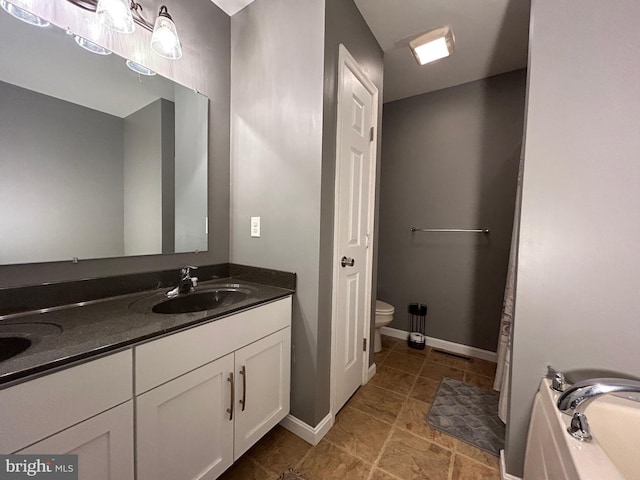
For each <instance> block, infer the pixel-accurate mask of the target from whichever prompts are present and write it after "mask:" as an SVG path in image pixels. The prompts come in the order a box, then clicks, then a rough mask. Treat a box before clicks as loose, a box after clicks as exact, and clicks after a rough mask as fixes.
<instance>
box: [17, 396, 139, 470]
mask: <svg viewBox="0 0 640 480" xmlns="http://www.w3.org/2000/svg"><path fill="white" fill-rule="evenodd" d="M17 453H19V454H23V455H34V454H40V455H44V454H58V455H64V454H73V455H78V478H79V479H80V480H133V402H132V401H131V400H129V401H128V402H127V403H124V404H122V405H119V406H117V407H114V408H112V409H111V410H107V411H106V412H103V413H101V414H99V415H97V416H95V417H93V418H90V419H89V420H85V421H84V422H82V423H79V424H77V425H75V426H73V427H70V428H67V429H66V430H63V431H61V432H59V433H57V434H55V435H53V436H51V437H49V438H47V439H45V440H42V441H41V442H38V443H36V444H34V445H31V446H30V447H28V448H25V449H23V450H21V451H19V452H17Z"/></svg>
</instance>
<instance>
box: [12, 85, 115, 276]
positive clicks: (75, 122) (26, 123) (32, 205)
mask: <svg viewBox="0 0 640 480" xmlns="http://www.w3.org/2000/svg"><path fill="white" fill-rule="evenodd" d="M0 105H1V107H0V239H2V240H1V241H0V263H6V262H20V261H23V262H33V261H38V260H39V259H50V258H56V259H60V260H63V259H68V260H69V261H70V260H71V259H72V258H73V257H74V256H77V257H89V258H91V257H95V256H102V255H105V254H106V255H122V254H123V253H124V245H123V203H122V182H123V178H122V168H123V165H122V157H123V141H122V135H123V121H122V119H120V118H118V117H114V116H112V115H108V114H105V113H102V112H98V111H96V110H91V109H89V108H85V107H81V106H78V105H74V104H72V103H69V102H65V101H63V100H59V99H57V98H54V97H49V96H47V95H42V94H40V93H36V92H32V91H30V90H25V89H23V88H21V87H17V86H15V85H11V84H8V83H4V82H0ZM70 189H72V190H73V193H72V194H70ZM113 191H116V192H117V191H119V192H120V194H119V195H116V197H117V198H118V199H119V201H116V202H114V201H113V196H114V195H113ZM25 192H30V194H28V195H27V194H25ZM78 195H83V196H84V197H85V198H86V201H84V202H78V201H77V200H76V199H77V198H78ZM17 204H19V205H20V208H19V209H16V205H17ZM24 212H27V214H25V213H24ZM60 225H68V226H69V228H60ZM80 238H82V239H83V240H82V241H79V239H80ZM25 251H27V252H30V253H29V255H25ZM32 253H33V254H32ZM34 255H35V258H34ZM3 268H5V267H0V271H2V270H1V269H3ZM0 277H1V275H0ZM5 280H6V279H0V282H2V281H5Z"/></svg>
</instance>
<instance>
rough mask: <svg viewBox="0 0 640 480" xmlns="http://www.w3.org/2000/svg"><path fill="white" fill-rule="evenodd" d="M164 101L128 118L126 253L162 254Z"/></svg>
mask: <svg viewBox="0 0 640 480" xmlns="http://www.w3.org/2000/svg"><path fill="white" fill-rule="evenodd" d="M161 108H162V103H161V100H156V101H155V102H153V103H150V104H149V105H147V106H146V107H144V108H141V109H140V110H138V111H137V112H135V113H132V114H131V115H129V116H128V117H126V118H125V119H124V253H125V255H140V254H145V253H162V112H161Z"/></svg>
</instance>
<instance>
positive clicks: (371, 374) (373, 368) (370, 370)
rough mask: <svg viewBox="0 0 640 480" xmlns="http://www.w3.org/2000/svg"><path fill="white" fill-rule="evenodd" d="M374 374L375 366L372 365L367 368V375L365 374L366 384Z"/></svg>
mask: <svg viewBox="0 0 640 480" xmlns="http://www.w3.org/2000/svg"><path fill="white" fill-rule="evenodd" d="M375 374H376V364H375V363H372V364H371V365H370V366H369V373H368V374H367V382H369V380H371V379H372V378H373V376H374V375H375Z"/></svg>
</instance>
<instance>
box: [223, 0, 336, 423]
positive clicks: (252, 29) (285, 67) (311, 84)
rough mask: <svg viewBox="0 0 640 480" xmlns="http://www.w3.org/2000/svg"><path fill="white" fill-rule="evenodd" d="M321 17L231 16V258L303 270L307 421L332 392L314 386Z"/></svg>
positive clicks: (298, 407)
mask: <svg viewBox="0 0 640 480" xmlns="http://www.w3.org/2000/svg"><path fill="white" fill-rule="evenodd" d="M323 18H324V2H322V1H320V2H319V1H316V0H256V1H255V2H254V3H252V4H251V5H249V6H248V7H246V8H244V9H243V10H241V11H240V12H238V13H237V14H235V15H234V16H233V17H232V19H231V49H232V62H231V78H232V82H231V84H232V87H231V131H232V143H231V169H232V173H231V182H232V186H231V199H232V204H231V254H230V258H231V261H232V262H234V263H240V264H248V265H255V266H259V267H266V268H276V269H280V270H288V271H292V272H296V273H297V274H298V283H297V293H296V295H295V297H294V303H293V326H292V344H293V351H292V353H293V359H292V362H293V363H292V373H291V376H292V378H291V381H292V397H291V413H292V414H293V415H295V416H296V417H298V418H299V419H301V420H303V421H304V422H306V423H308V424H310V425H315V424H316V423H317V421H319V420H320V419H321V418H322V416H324V415H322V412H318V411H317V410H316V403H317V401H318V400H317V398H318V397H320V396H321V397H325V396H326V395H328V391H320V385H316V379H318V378H319V377H322V378H324V377H325V376H326V374H325V372H319V369H320V368H321V367H320V365H318V288H319V284H318V282H319V279H318V269H319V252H320V243H319V241H320V175H321V160H322V158H321V154H322V94H323V55H324V44H323V38H324V37H323V29H324V22H323ZM252 216H259V217H261V219H262V226H261V237H260V238H250V236H249V221H250V217H252ZM322 370H325V366H324V365H323V366H322ZM325 403H326V402H325ZM327 411H328V410H327ZM327 411H325V412H324V414H325V415H326V413H327Z"/></svg>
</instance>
